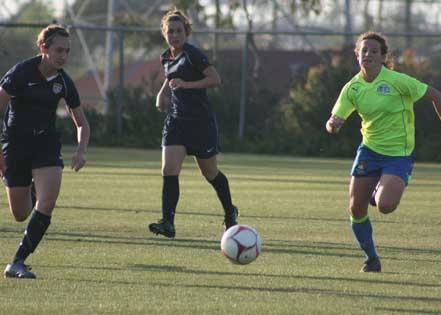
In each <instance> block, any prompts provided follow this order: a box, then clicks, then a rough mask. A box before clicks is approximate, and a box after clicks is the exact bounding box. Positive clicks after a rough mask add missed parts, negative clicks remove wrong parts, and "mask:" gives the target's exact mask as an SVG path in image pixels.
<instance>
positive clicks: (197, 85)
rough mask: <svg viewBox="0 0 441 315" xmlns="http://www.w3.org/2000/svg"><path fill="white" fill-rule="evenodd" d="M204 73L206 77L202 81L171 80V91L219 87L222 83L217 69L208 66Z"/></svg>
mask: <svg viewBox="0 0 441 315" xmlns="http://www.w3.org/2000/svg"><path fill="white" fill-rule="evenodd" d="M203 73H204V76H205V77H204V78H203V79H202V80H199V81H184V80H182V79H172V80H170V83H169V86H170V88H171V89H179V88H181V89H205V88H210V87H214V86H217V85H219V84H220V83H221V79H220V76H219V74H218V73H217V71H216V68H215V67H213V66H208V67H207V68H206V69H205V70H204V72H203Z"/></svg>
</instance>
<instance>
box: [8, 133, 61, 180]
mask: <svg viewBox="0 0 441 315" xmlns="http://www.w3.org/2000/svg"><path fill="white" fill-rule="evenodd" d="M1 143H2V151H3V157H4V159H5V162H6V172H5V174H3V175H4V176H3V181H4V183H5V185H6V186H8V187H25V186H29V185H30V184H31V182H32V170H33V169H36V168H42V167H49V166H60V167H63V166H64V165H63V158H62V155H61V142H60V137H59V135H58V133H56V132H44V131H43V132H41V133H38V132H37V133H32V134H21V135H14V136H12V135H11V134H3V135H2V138H1Z"/></svg>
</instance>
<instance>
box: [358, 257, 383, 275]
mask: <svg viewBox="0 0 441 315" xmlns="http://www.w3.org/2000/svg"><path fill="white" fill-rule="evenodd" d="M360 272H381V263H380V258H378V257H375V258H370V259H368V260H366V261H365V262H364V265H363V267H362V268H361V270H360Z"/></svg>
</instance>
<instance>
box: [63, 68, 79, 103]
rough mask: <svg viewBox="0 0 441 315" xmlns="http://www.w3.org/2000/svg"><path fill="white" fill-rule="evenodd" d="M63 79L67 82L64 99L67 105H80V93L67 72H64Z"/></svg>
mask: <svg viewBox="0 0 441 315" xmlns="http://www.w3.org/2000/svg"><path fill="white" fill-rule="evenodd" d="M63 79H64V81H65V83H66V93H65V97H64V99H65V101H66V104H67V106H69V107H70V108H76V107H78V106H80V105H81V101H80V95H79V94H78V91H77V88H76V87H75V84H74V82H73V81H72V79H71V78H70V77H69V76H68V75H67V74H66V73H63Z"/></svg>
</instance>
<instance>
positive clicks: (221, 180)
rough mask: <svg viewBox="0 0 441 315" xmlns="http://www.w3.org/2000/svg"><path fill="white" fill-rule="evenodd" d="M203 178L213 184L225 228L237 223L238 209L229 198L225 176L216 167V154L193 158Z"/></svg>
mask: <svg viewBox="0 0 441 315" xmlns="http://www.w3.org/2000/svg"><path fill="white" fill-rule="evenodd" d="M195 160H196V162H197V164H198V167H199V169H200V171H201V173H202V175H203V176H204V177H205V179H206V180H207V181H208V182H209V183H210V184H211V185H212V186H213V188H214V190H215V191H216V194H217V196H218V198H219V201H220V202H221V204H222V207H223V209H224V224H225V229H228V228H230V227H231V226H233V225H236V224H237V216H238V214H239V213H238V210H237V208H236V207H235V206H234V205H233V202H232V200H231V193H230V185H229V183H228V179H227V177H226V176H225V175H224V173H222V172H221V171H220V170H219V169H218V167H217V158H216V155H214V156H212V157H209V158H200V157H196V158H195Z"/></svg>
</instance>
